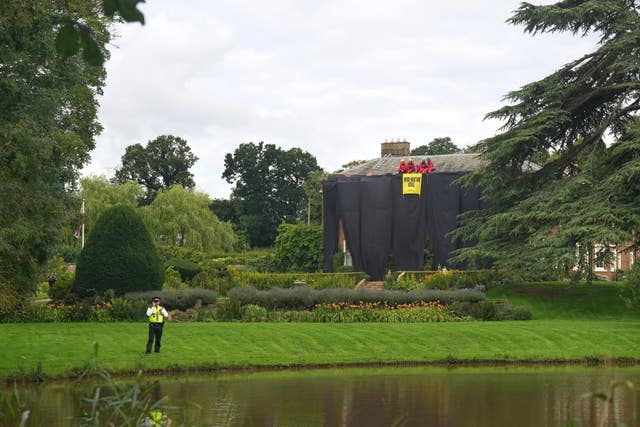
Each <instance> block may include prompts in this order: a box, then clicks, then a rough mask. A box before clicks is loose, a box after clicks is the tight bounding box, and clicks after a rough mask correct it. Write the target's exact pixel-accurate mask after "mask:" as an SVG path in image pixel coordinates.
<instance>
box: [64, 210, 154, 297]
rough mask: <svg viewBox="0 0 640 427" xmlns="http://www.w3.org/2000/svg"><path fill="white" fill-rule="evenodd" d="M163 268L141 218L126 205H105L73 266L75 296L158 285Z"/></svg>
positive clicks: (144, 288) (145, 288)
mask: <svg viewBox="0 0 640 427" xmlns="http://www.w3.org/2000/svg"><path fill="white" fill-rule="evenodd" d="M163 281H164V271H163V268H162V263H161V262H160V257H159V256H158V253H157V252H156V249H155V247H154V246H153V242H152V241H151V238H150V236H149V233H148V232H147V229H146V228H145V226H144V224H143V222H142V220H141V219H140V217H139V216H138V215H137V214H136V212H135V211H134V210H133V208H131V207H129V206H123V205H117V206H114V207H112V208H109V209H107V210H106V211H105V213H104V214H103V215H102V216H101V217H100V218H99V219H98V222H97V223H96V226H95V228H94V229H93V231H92V232H91V233H90V234H89V236H88V239H87V243H86V246H85V248H84V250H83V251H82V253H81V254H80V258H79V259H78V264H77V268H76V282H75V285H74V288H73V290H74V292H75V293H77V294H78V295H79V296H90V295H92V294H98V295H102V294H103V293H104V292H105V291H107V290H108V289H113V291H114V292H115V293H116V295H122V294H124V293H125V292H131V291H137V290H152V289H160V287H161V286H162V283H163Z"/></svg>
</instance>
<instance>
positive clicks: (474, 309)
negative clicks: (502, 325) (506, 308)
mask: <svg viewBox="0 0 640 427" xmlns="http://www.w3.org/2000/svg"><path fill="white" fill-rule="evenodd" d="M470 314H471V316H472V317H473V318H474V319H478V320H499V317H498V307H497V306H496V304H495V303H494V302H492V301H479V302H478V303H477V304H473V305H472V306H471V310H470Z"/></svg>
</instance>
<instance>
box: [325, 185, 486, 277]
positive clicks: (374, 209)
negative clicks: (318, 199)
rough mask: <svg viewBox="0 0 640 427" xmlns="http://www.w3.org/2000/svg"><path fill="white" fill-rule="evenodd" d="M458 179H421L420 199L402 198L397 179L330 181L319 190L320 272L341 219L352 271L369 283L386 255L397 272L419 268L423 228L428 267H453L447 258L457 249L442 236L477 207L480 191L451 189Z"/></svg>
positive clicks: (380, 270) (383, 268) (382, 270)
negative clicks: (367, 278) (321, 227)
mask: <svg viewBox="0 0 640 427" xmlns="http://www.w3.org/2000/svg"><path fill="white" fill-rule="evenodd" d="M461 175H462V173H433V174H426V175H423V179H422V190H421V192H422V194H421V196H415V195H407V196H404V195H403V194H402V177H401V176H400V175H383V176H352V177H346V176H337V177H335V176H334V177H331V178H329V179H328V180H327V181H326V182H325V183H324V187H323V193H324V203H323V215H324V241H325V252H324V270H325V271H327V272H328V271H331V260H332V257H333V254H334V253H335V251H336V250H337V249H338V248H337V240H338V227H339V223H340V221H342V226H343V230H344V234H345V240H346V242H347V249H348V251H349V253H350V254H351V258H352V262H353V266H354V269H355V270H357V271H364V272H366V273H367V274H368V275H369V276H371V278H372V279H374V280H382V278H383V277H384V274H385V271H386V268H387V259H388V257H389V254H391V253H392V254H393V262H394V268H395V269H396V270H421V269H422V268H423V267H424V265H423V264H424V249H425V244H426V235H427V230H428V234H429V242H430V245H431V248H430V249H431V252H432V253H433V265H432V266H431V267H432V268H435V267H438V266H447V267H452V265H450V264H449V262H448V258H449V257H450V256H451V252H452V251H453V250H455V249H457V247H456V245H455V244H454V243H453V242H451V240H450V239H449V238H447V237H446V235H447V233H449V232H450V231H452V230H453V229H454V228H455V227H456V226H457V216H458V215H459V214H460V213H462V212H464V211H467V210H470V209H479V208H480V207H481V204H480V200H479V198H480V192H479V191H477V190H465V189H461V188H459V187H457V186H454V185H452V182H453V181H454V180H456V179H457V178H459V177H460V176H461Z"/></svg>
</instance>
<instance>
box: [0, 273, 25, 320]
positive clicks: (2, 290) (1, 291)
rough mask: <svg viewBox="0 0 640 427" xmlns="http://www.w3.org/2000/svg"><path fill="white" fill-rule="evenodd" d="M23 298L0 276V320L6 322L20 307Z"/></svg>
mask: <svg viewBox="0 0 640 427" xmlns="http://www.w3.org/2000/svg"><path fill="white" fill-rule="evenodd" d="M22 304H23V300H22V298H20V295H19V294H18V292H16V290H15V289H14V287H13V286H11V285H10V284H9V283H8V282H7V281H5V280H4V279H3V278H2V276H0V322H6V321H7V319H9V318H11V317H12V316H13V314H14V313H15V312H17V311H19V310H20V309H21V308H22Z"/></svg>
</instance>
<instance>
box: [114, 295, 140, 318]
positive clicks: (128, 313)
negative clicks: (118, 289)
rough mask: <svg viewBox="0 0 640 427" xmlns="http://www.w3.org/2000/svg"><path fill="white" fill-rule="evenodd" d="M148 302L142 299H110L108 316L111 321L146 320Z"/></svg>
mask: <svg viewBox="0 0 640 427" xmlns="http://www.w3.org/2000/svg"><path fill="white" fill-rule="evenodd" d="M148 307H149V302H148V301H147V300H142V299H127V298H119V297H118V298H114V299H113V300H112V301H111V310H110V316H111V320H113V321H122V322H136V321H147V320H148V318H147V308H148Z"/></svg>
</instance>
